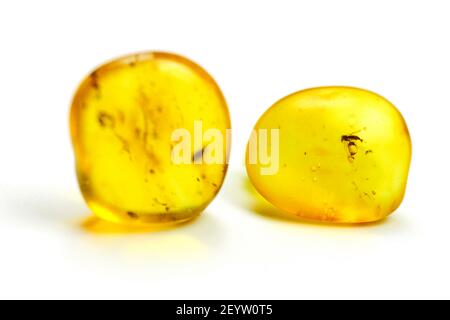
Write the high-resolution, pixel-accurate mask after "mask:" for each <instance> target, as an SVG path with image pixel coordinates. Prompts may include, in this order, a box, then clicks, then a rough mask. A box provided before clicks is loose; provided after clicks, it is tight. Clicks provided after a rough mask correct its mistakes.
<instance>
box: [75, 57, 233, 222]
mask: <svg viewBox="0 0 450 320" xmlns="http://www.w3.org/2000/svg"><path fill="white" fill-rule="evenodd" d="M70 127H71V136H72V142H73V147H74V152H75V159H76V171H77V176H78V182H79V186H80V189H81V192H82V194H83V197H84V198H85V200H86V202H87V204H88V206H89V207H90V209H91V210H92V211H93V213H95V214H96V215H97V216H99V217H100V218H103V219H105V220H108V221H112V222H117V223H124V224H128V223H131V224H144V225H152V224H158V225H159V224H172V223H179V222H183V221H187V220H190V219H192V218H194V217H195V216H197V215H198V214H199V213H201V212H202V211H203V210H204V209H205V208H206V207H207V206H208V204H209V203H210V202H211V201H212V200H213V199H214V197H215V196H216V194H217V193H218V191H219V189H220V187H221V186H222V183H223V180H224V177H225V174H226V171H227V157H228V153H227V152H226V146H225V145H224V146H223V150H222V151H224V152H222V153H220V154H219V157H220V159H219V160H220V161H216V162H215V163H211V162H208V163H205V162H204V161H201V158H202V156H203V154H204V152H206V149H207V148H208V144H209V143H210V141H208V140H207V139H206V140H200V141H203V142H202V143H203V144H198V143H194V136H195V134H197V136H198V134H199V132H198V130H199V129H198V128H199V127H200V130H201V132H200V135H201V136H202V133H203V132H204V131H207V130H208V129H211V128H213V129H215V130H216V131H218V132H219V133H220V134H221V135H222V136H223V138H224V140H225V137H226V134H227V130H228V129H229V128H230V117H229V113H228V108H227V105H226V102H225V99H224V97H223V95H222V93H221V91H220V89H219V87H218V86H217V84H216V83H215V81H214V80H213V79H212V78H211V76H209V75H208V74H207V73H206V72H205V71H204V70H203V69H202V68H201V67H200V66H198V65H197V64H195V63H193V62H191V61H190V60H188V59H186V58H183V57H181V56H178V55H174V54H169V53H162V52H148V53H141V54H133V55H129V56H126V57H122V58H119V59H117V60H115V61H112V62H110V63H107V64H105V65H103V66H101V67H99V68H98V69H97V70H95V71H94V72H92V73H91V74H90V75H89V76H87V77H86V79H85V80H84V81H83V82H82V83H81V85H80V86H79V88H78V90H77V92H76V94H75V97H74V99H73V104H72V108H71V113H70ZM180 129H182V130H184V131H183V132H185V133H187V134H190V135H192V142H190V141H185V142H186V143H187V142H189V144H188V147H187V148H188V149H189V150H188V151H189V155H188V157H187V158H188V159H192V161H191V162H189V163H179V162H174V161H173V158H172V155H173V153H174V148H176V146H177V144H178V143H179V142H180V141H179V140H180V139H181V137H183V136H182V135H179V136H178V138H177V135H175V136H174V132H176V131H177V130H180ZM196 130H197V131H196ZM174 137H175V138H174ZM177 139H178V140H177ZM216 156H217V155H216ZM184 159H186V157H184ZM216 159H217V157H216Z"/></svg>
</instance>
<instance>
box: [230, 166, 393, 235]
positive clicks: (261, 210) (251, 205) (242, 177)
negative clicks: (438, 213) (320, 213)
mask: <svg viewBox="0 0 450 320" xmlns="http://www.w3.org/2000/svg"><path fill="white" fill-rule="evenodd" d="M228 178H229V179H230V183H229V185H228V188H227V191H226V193H227V195H226V196H227V197H228V199H229V200H230V201H231V202H232V203H234V204H235V205H236V206H239V207H241V208H243V209H245V210H246V211H247V212H251V213H254V214H257V215H258V216H260V217H263V218H265V219H271V220H277V221H282V222H287V223H293V224H303V225H310V226H322V227H333V228H370V227H377V226H380V225H384V224H388V223H391V222H392V218H389V217H387V218H384V219H381V220H378V221H374V222H365V223H356V224H352V223H332V222H326V221H313V220H306V219H303V218H301V217H296V216H293V215H291V214H289V213H286V212H284V211H282V210H280V209H278V208H276V207H274V206H273V205H272V204H271V203H269V202H268V201H267V200H266V199H264V198H263V197H262V196H261V195H260V194H259V192H258V191H257V190H256V189H255V188H254V186H253V185H252V183H251V182H250V180H249V179H248V177H247V175H246V174H245V173H242V172H237V171H234V172H230V173H229V176H228ZM236 190H243V192H242V194H241V196H240V197H239V196H237V194H236Z"/></svg>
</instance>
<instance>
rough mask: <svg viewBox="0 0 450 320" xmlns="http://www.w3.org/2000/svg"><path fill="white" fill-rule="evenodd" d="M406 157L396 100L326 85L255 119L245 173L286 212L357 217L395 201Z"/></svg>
mask: <svg viewBox="0 0 450 320" xmlns="http://www.w3.org/2000/svg"><path fill="white" fill-rule="evenodd" d="M264 132H266V133H265V134H266V136H265V138H264V139H262V138H261V137H264V135H263V136H261V133H264ZM271 133H274V134H271ZM257 138H259V140H257V143H255V139H257ZM266 144H267V145H268V147H267V146H266ZM264 153H267V156H266V157H265V158H263V159H261V155H264ZM263 160H264V161H263ZM267 160H270V161H267ZM410 160H411V140H410V136H409V132H408V128H407V126H406V123H405V121H404V119H403V117H402V115H401V114H400V112H399V111H398V110H397V109H396V108H395V107H394V105H392V104H391V103H390V102H389V101H387V100H386V99H384V98H383V97H381V96H379V95H378V94H375V93H373V92H369V91H366V90H361V89H357V88H350V87H323V88H314V89H308V90H304V91H300V92H297V93H294V94H292V95H290V96H288V97H286V98H284V99H282V100H280V101H278V102H277V103H275V105H273V106H272V107H271V108H270V109H269V110H268V111H267V112H266V113H265V114H264V115H263V116H262V117H261V118H260V119H259V121H258V122H257V124H256V126H255V131H254V133H253V134H252V140H251V142H250V143H249V147H248V149H247V172H248V176H249V178H250V180H251V182H252V183H253V185H254V186H255V188H256V189H257V190H258V191H259V192H260V193H261V195H263V196H264V197H265V198H266V199H267V200H268V201H269V202H271V203H272V204H273V205H275V206H276V207H278V208H280V209H282V210H284V211H285V212H287V213H290V214H292V215H294V216H297V217H299V218H303V219H308V220H316V221H328V222H337V223H362V222H371V221H376V220H379V219H382V218H384V217H386V216H387V215H389V214H390V213H392V212H393V211H395V210H396V209H397V208H398V207H399V205H400V203H401V202H402V199H403V197H404V194H405V188H406V184H407V178H408V171H409V165H410Z"/></svg>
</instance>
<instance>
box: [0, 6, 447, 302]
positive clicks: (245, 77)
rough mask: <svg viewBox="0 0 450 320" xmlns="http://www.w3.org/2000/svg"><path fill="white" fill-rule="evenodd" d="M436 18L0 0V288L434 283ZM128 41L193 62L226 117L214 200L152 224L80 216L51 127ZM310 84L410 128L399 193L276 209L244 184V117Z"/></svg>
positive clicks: (244, 291) (440, 98)
mask: <svg viewBox="0 0 450 320" xmlns="http://www.w3.org/2000/svg"><path fill="white" fill-rule="evenodd" d="M449 17H450V4H449V1H445V0H444V1H432V0H426V1H412V0H408V1H392V0H387V1H385V0H377V1H360V0H359V1H317V0H315V1H280V0H277V1H262V0H259V1H254V2H251V1H242V0H239V1H231V0H227V1H211V0H208V1H196V0H190V1H168V0H162V1H132V0H126V1H113V0H109V1H81V0H77V1H46V0H41V1H32V0H30V1H20V0H15V1H1V2H0V143H1V145H0V147H1V149H0V150H1V151H0V152H1V153H0V298H160V299H165V298H180V299H187V298H193V299H195V298H253V299H258V298H450V289H449V288H450V287H449V286H450V256H449V248H448V246H449V244H450V231H449V230H450V210H449V208H448V198H449V193H450V184H449V181H450V151H449V150H450V144H449V138H450V119H449V116H450V99H449V97H450V42H449V40H450V35H449V33H450V18H449ZM143 50H165V51H171V52H176V53H180V54H183V55H185V56H187V57H189V58H191V59H193V60H194V61H196V62H198V63H200V64H201V65H202V66H203V67H204V68H205V69H206V70H208V71H209V72H210V73H211V74H212V75H213V76H214V78H215V79H216V81H217V82H218V84H219V85H220V86H221V88H222V90H223V92H224V94H225V96H226V98H227V100H228V103H229V107H230V111H231V114H232V120H233V130H234V131H233V133H234V141H233V142H234V144H233V150H232V165H231V169H230V172H229V175H228V176H227V179H226V183H225V185H224V188H223V190H222V192H221V193H220V194H219V196H218V197H217V198H216V200H215V201H214V202H213V204H212V205H211V206H210V207H208V209H207V210H206V211H205V213H204V214H203V215H202V216H201V217H200V218H199V219H198V220H196V221H194V222H193V223H190V224H187V225H184V226H181V227H179V228H176V229H171V230H160V231H154V232H149V231H148V230H146V231H145V232H144V231H137V230H135V231H133V230H124V229H122V228H120V227H116V228H114V227H108V226H102V224H101V223H100V222H95V221H92V220H91V223H90V224H89V223H87V222H86V219H88V218H89V216H90V214H89V210H88V209H87V208H86V206H85V204H84V202H83V200H82V198H81V196H80V194H79V191H78V187H77V182H76V179H75V175H74V162H73V155H72V150H71V144H70V138H69V133H68V110H69V105H70V102H71V98H72V94H73V92H74V90H75V89H76V87H77V85H78V83H79V81H80V80H81V79H82V78H83V77H84V76H85V75H86V74H87V73H88V72H90V71H91V70H92V68H94V67H95V66H97V65H98V64H100V63H103V62H104V61H106V60H109V59H111V58H114V57H116V56H120V55H123V54H127V53H132V52H136V51H143ZM323 85H350V86H357V87H363V88H367V89H370V90H373V91H375V92H378V93H380V94H382V95H384V96H385V97H387V98H388V99H389V100H391V101H392V102H393V103H394V104H396V106H397V107H398V108H399V109H400V110H401V111H402V113H403V115H404V117H405V119H406V121H407V123H408V125H409V128H410V131H411V135H412V140H413V149H414V150H413V151H414V154H413V162H412V167H411V171H410V179H409V185H408V190H407V195H406V198H405V200H404V202H403V204H402V206H401V207H400V209H399V210H398V211H397V212H396V213H395V214H394V215H393V216H392V217H391V218H389V219H387V220H385V221H383V222H381V223H376V224H371V225H366V226H360V227H349V226H340V227H339V226H331V225H320V224H312V223H302V222H293V221H289V220H288V219H283V218H281V217H277V216H272V215H271V212H272V211H271V210H270V209H267V208H263V209H260V210H259V209H258V210H255V206H254V204H253V203H252V201H254V200H252V199H253V198H252V197H251V195H249V194H248V191H247V188H246V186H245V184H246V182H245V171H243V155H244V149H245V144H246V140H247V137H248V136H249V133H250V130H251V128H252V127H253V125H254V123H255V122H256V120H257V119H258V118H259V116H260V115H261V114H262V113H263V112H264V111H265V110H266V109H267V108H268V107H269V106H270V105H272V104H273V103H274V102H275V101H276V100H278V99H279V98H281V97H283V96H285V95H287V94H290V93H292V92H294V91H297V90H299V89H303V88H307V87H314V86H323ZM93 226H94V227H93Z"/></svg>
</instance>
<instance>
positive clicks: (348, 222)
mask: <svg viewBox="0 0 450 320" xmlns="http://www.w3.org/2000/svg"><path fill="white" fill-rule="evenodd" d="M323 89H350V90H356V91H361V92H366V93H369V94H372V95H374V96H376V97H379V98H381V99H383V100H384V101H386V102H387V103H388V104H389V105H390V106H391V107H392V108H393V109H394V110H395V111H396V113H397V114H398V116H399V117H400V118H401V119H402V122H403V125H404V128H405V130H406V133H407V136H408V142H409V148H410V150H411V154H410V158H409V159H408V162H409V164H408V168H410V167H411V161H412V154H413V147H412V140H411V134H410V131H409V128H408V125H407V123H406V121H405V118H404V117H403V115H402V113H401V112H400V110H399V109H398V108H397V107H396V106H395V105H394V104H393V103H392V102H391V101H390V100H388V99H386V98H385V97H384V96H382V95H380V94H378V93H376V92H374V91H371V90H368V89H364V88H359V87H353V86H344V85H338V86H319V87H311V88H306V89H301V90H298V91H295V92H293V93H291V94H288V95H286V96H284V97H283V98H281V99H278V100H277V101H276V102H275V103H273V104H272V105H271V106H270V107H269V108H268V109H267V110H266V111H265V112H264V113H263V114H262V115H261V117H259V119H258V121H257V122H256V124H255V126H254V127H253V129H255V128H256V127H257V126H258V124H259V123H260V122H261V121H262V119H263V118H264V117H265V116H267V114H268V113H269V112H270V111H271V110H272V109H273V108H275V107H276V106H277V105H278V104H279V103H281V102H283V101H284V100H287V99H289V98H291V97H292V96H295V95H297V94H300V93H303V92H308V91H315V90H323ZM248 153H249V144H248V143H247V147H246V153H245V168H246V172H247V178H248V180H249V181H250V183H251V184H252V186H253V188H254V189H255V190H256V191H257V192H258V193H259V194H260V195H261V196H262V198H263V199H264V200H265V201H266V202H267V203H266V204H267V205H269V206H272V207H273V208H276V209H278V210H280V211H281V212H280V217H283V218H285V217H289V218H292V219H294V220H297V221H299V222H302V221H303V222H309V223H319V224H324V225H326V224H333V225H355V226H358V225H365V224H371V223H376V222H379V221H382V220H384V219H386V218H387V217H389V216H391V215H392V214H393V213H395V212H396V211H397V209H398V208H399V207H400V206H401V204H402V203H403V199H404V197H405V194H406V189H407V185H408V181H409V179H408V177H407V179H406V183H405V189H404V191H403V194H402V196H401V199H400V201H399V204H398V205H397V207H395V208H394V209H393V210H392V211H391V212H390V213H388V214H386V215H384V216H381V217H374V218H373V219H366V220H358V221H354V220H345V219H342V220H325V219H314V218H310V217H308V216H307V215H305V216H303V215H301V214H298V212H293V211H291V210H288V209H285V208H283V207H281V206H277V205H275V204H274V203H273V201H271V200H270V198H271V197H270V196H269V195H267V194H266V193H265V192H264V191H262V190H260V188H258V186H256V185H255V184H254V183H253V180H252V178H251V175H250V174H249V163H248V159H249V154H248ZM408 170H409V169H408Z"/></svg>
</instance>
